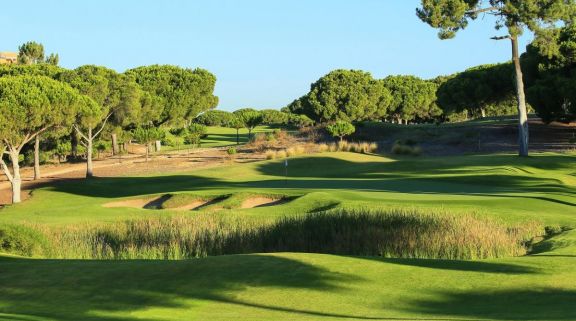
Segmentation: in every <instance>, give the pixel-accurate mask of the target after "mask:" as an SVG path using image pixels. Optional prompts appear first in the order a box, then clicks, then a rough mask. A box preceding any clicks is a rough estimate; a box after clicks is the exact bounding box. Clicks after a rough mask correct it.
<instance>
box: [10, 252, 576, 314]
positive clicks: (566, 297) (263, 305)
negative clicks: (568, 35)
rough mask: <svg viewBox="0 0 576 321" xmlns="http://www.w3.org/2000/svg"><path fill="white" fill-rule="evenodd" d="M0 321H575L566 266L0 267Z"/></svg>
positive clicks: (535, 260)
mask: <svg viewBox="0 0 576 321" xmlns="http://www.w3.org/2000/svg"><path fill="white" fill-rule="evenodd" d="M0 266H1V269H2V273H1V274H0V283H1V284H2V291H0V313H2V314H0V320H95V321H96V320H98V321H104V320H108V321H119V320H232V319H234V320H280V319H284V320H285V319H292V320H294V319H299V320H350V319H351V320H356V319H357V320H366V319H375V320H379V319H383V320H386V319H399V320H478V319H499V320H574V319H575V318H576V310H575V309H574V305H573V304H574V301H575V300H576V285H575V284H574V257H566V256H558V257H544V256H531V257H523V258H514V259H500V260H489V261H439V260H412V259H381V258H360V257H342V256H334V255H321V254H290V253H286V254H266V255H241V256H222V257H211V258H206V259H198V260H186V261H53V260H26V259H15V258H5V259H2V260H1V261H0Z"/></svg>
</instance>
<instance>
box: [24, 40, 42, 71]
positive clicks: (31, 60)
mask: <svg viewBox="0 0 576 321" xmlns="http://www.w3.org/2000/svg"><path fill="white" fill-rule="evenodd" d="M42 62H44V46H43V45H42V44H40V43H37V42H34V41H29V42H26V43H24V44H22V45H21V46H20V47H18V63H21V64H27V65H32V64H37V63H42Z"/></svg>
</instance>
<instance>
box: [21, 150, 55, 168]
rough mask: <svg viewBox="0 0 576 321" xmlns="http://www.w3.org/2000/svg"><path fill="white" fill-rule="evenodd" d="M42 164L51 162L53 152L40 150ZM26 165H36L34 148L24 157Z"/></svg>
mask: <svg viewBox="0 0 576 321" xmlns="http://www.w3.org/2000/svg"><path fill="white" fill-rule="evenodd" d="M39 156H40V165H44V164H47V163H48V162H50V156H51V154H50V153H48V152H44V151H40V155H39ZM22 161H23V163H24V165H25V166H34V150H33V149H30V150H27V151H26V152H25V153H24V158H23V159H22Z"/></svg>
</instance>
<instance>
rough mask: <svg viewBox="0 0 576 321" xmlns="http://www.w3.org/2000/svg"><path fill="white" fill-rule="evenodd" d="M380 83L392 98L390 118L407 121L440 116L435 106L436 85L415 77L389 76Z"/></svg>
mask: <svg viewBox="0 0 576 321" xmlns="http://www.w3.org/2000/svg"><path fill="white" fill-rule="evenodd" d="M381 82H382V84H383V85H384V86H385V87H386V88H388V90H389V91H390V93H391V96H392V101H391V104H390V110H389V112H388V114H389V116H390V117H391V118H395V119H399V120H405V121H408V120H414V119H429V118H432V117H434V116H438V115H440V114H441V111H440V109H439V108H438V106H437V105H436V89H437V85H436V84H435V83H434V82H431V81H425V80H422V79H420V78H418V77H415V76H389V77H387V78H385V79H383V80H382V81H381Z"/></svg>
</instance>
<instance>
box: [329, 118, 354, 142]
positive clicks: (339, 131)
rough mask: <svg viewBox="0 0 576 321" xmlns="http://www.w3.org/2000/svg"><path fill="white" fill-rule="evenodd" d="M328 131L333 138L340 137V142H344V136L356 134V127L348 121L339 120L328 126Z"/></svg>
mask: <svg viewBox="0 0 576 321" xmlns="http://www.w3.org/2000/svg"><path fill="white" fill-rule="evenodd" d="M326 130H327V131H328V133H330V135H332V136H333V137H339V138H340V141H342V140H343V139H344V136H348V135H352V134H354V132H355V131H356V127H354V125H352V124H351V123H349V122H347V121H343V120H338V121H336V122H335V123H333V124H330V125H327V126H326Z"/></svg>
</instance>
